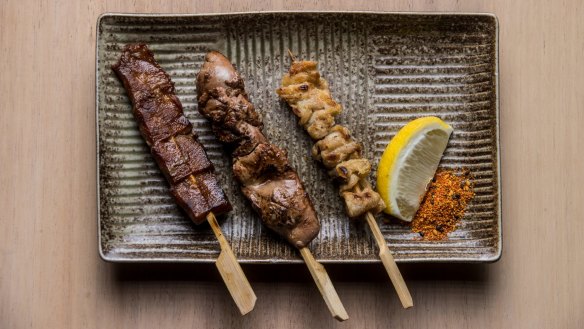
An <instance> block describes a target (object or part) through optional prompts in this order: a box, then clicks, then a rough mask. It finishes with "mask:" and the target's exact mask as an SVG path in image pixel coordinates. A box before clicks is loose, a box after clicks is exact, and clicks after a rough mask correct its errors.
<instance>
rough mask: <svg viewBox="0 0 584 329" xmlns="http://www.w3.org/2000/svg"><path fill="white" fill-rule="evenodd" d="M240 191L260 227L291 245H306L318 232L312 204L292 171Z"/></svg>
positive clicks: (299, 246)
mask: <svg viewBox="0 0 584 329" xmlns="http://www.w3.org/2000/svg"><path fill="white" fill-rule="evenodd" d="M241 190H242V191H243V194H244V195H245V196H246V197H247V198H248V200H249V201H250V202H251V205H252V207H253V208H254V210H255V211H257V212H258V214H259V215H260V217H261V218H262V221H263V222H264V224H265V225H266V226H267V227H268V228H270V229H271V230H273V231H275V232H276V233H278V234H279V235H281V236H283V237H284V238H286V240H288V242H290V243H291V244H293V245H294V246H296V247H298V248H302V247H304V246H306V245H307V244H308V243H309V242H310V241H312V239H314V237H315V236H316V235H317V234H318V231H320V224H319V222H318V220H317V219H316V218H317V217H316V212H315V211H314V207H313V205H312V202H310V199H309V198H308V194H307V193H306V191H305V190H304V187H303V186H302V182H300V180H299V179H298V175H296V173H295V172H294V171H291V170H288V171H286V172H284V173H283V174H280V175H277V176H274V177H273V178H272V179H267V180H264V181H262V182H260V183H257V184H250V185H245V186H244V187H243V188H242V189H241Z"/></svg>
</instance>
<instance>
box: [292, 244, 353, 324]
mask: <svg viewBox="0 0 584 329" xmlns="http://www.w3.org/2000/svg"><path fill="white" fill-rule="evenodd" d="M299 250H300V255H302V258H304V262H305V263H306V266H308V270H309V271H310V274H311V275H312V278H313V279H314V282H315V283H316V286H317V287H318V290H319V291H320V294H321V295H322V297H323V298H324V301H325V303H326V306H327V307H328V309H329V311H330V312H331V314H332V315H333V317H334V318H335V319H337V320H339V321H345V320H348V319H349V315H348V314H347V311H346V310H345V307H344V306H343V303H342V302H341V299H340V298H339V295H338V294H337V291H336V290H335V287H334V286H333V283H332V282H331V279H330V278H329V276H328V273H327V272H326V270H325V268H324V266H322V264H320V263H319V262H317V261H316V259H314V256H312V253H311V252H310V249H308V248H307V247H303V248H300V249H299Z"/></svg>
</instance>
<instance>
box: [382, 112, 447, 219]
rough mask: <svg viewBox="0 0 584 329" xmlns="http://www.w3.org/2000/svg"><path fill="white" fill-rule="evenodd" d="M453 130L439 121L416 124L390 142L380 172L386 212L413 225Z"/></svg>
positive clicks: (413, 122) (434, 119)
mask: <svg viewBox="0 0 584 329" xmlns="http://www.w3.org/2000/svg"><path fill="white" fill-rule="evenodd" d="M451 134H452V127H451V126H450V125H448V124H447V123H446V122H444V121H442V120H440V119H439V118H437V117H424V118H419V119H416V120H413V121H411V122H409V123H408V124H406V125H405V126H404V127H403V128H401V129H400V130H399V131H398V133H397V134H396V135H395V137H393V139H392V140H391V141H390V142H389V144H388V145H387V147H386V148H385V151H384V152H383V155H382V156H381V159H380V160H379V166H378V169H377V191H378V192H379V194H380V195H381V198H382V199H383V201H385V204H386V205H387V207H386V208H385V210H384V212H386V213H388V214H390V215H393V216H395V217H397V218H399V219H402V220H405V221H408V222H411V221H412V219H413V218H414V215H415V214H416V212H417V211H418V208H419V207H420V202H421V201H422V198H423V196H424V194H425V193H426V188H427V186H428V183H429V182H430V180H431V179H432V177H434V174H435V173H436V169H437V168H438V164H439V163H440V159H441V158H442V154H443V153H444V150H445V149H446V145H447V144H448V139H449V138H450V135H451Z"/></svg>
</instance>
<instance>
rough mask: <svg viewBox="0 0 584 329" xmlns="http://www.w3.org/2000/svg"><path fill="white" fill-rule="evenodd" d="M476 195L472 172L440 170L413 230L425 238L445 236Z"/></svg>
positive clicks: (425, 198) (414, 222)
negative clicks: (471, 179)
mask: <svg viewBox="0 0 584 329" xmlns="http://www.w3.org/2000/svg"><path fill="white" fill-rule="evenodd" d="M473 197H474V192H473V186H472V184H471V182H470V172H469V171H464V172H453V171H450V170H438V171H437V172H436V175H435V176H434V178H433V179H432V181H431V182H430V184H429V186H428V191H427V192H426V194H425V196H424V198H423V200H422V203H421V205H420V208H419V209H418V212H417V213H416V215H415V216H414V219H413V220H412V223H411V227H412V231H414V232H417V233H419V234H420V235H421V236H422V238H423V239H424V240H430V241H435V240H442V239H444V238H446V236H447V234H448V233H450V232H452V231H454V230H455V229H456V227H457V225H458V223H459V222H460V219H461V218H462V217H463V215H464V212H465V211H466V206H467V205H468V203H469V202H470V200H471V199H472V198H473Z"/></svg>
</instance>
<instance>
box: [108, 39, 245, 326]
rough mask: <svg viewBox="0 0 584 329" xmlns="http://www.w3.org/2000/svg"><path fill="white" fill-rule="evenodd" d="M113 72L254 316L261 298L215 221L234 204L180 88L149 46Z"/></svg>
mask: <svg viewBox="0 0 584 329" xmlns="http://www.w3.org/2000/svg"><path fill="white" fill-rule="evenodd" d="M112 69H113V70H114V71H115V72H116V74H117V76H118V77H119V78H120V80H121V81H122V83H123V84H124V87H125V89H126V91H127V93H128V96H129V97H130V100H131V101H132V105H133V112H134V117H135V118H136V120H137V121H138V125H139V129H140V133H141V134H142V137H143V138H144V140H145V141H146V143H147V144H148V146H149V147H150V151H151V153H152V156H153V158H154V160H155V161H156V163H157V164H158V166H159V167H160V170H161V171H162V173H163V174H164V176H165V177H166V180H167V181H168V183H169V184H170V186H171V190H170V191H171V194H172V195H173V197H174V199H175V201H176V203H177V204H178V205H179V206H180V207H181V208H182V209H183V210H184V211H185V213H186V214H187V215H188V216H189V217H190V219H191V220H192V221H193V222H194V223H195V224H200V223H202V222H203V221H205V219H206V220H207V221H208V222H209V225H210V226H211V228H212V229H213V232H214V233H215V236H216V237H217V239H218V240H219V245H220V247H221V253H220V254H219V257H218V258H217V262H216V266H217V269H218V270H219V273H220V274H221V276H222V277H223V280H224V282H225V285H226V286H227V289H228V290H229V292H230V294H231V296H232V297H233V300H234V301H235V303H236V304H237V307H238V308H239V311H240V312H241V314H242V315H244V314H247V313H249V312H250V311H251V310H253V308H254V307H255V302H256V295H255V293H254V292H253V289H252V288H251V285H250V284H249V281H248V280H247V278H246V277H245V274H244V273H243V270H242V269H241V266H240V265H239V263H238V262H237V258H235V255H234V254H233V251H232V250H231V246H230V245H229V243H228V242H227V240H226V239H225V237H224V236H223V234H222V232H221V227H220V226H219V224H218V223H217V219H216V218H215V214H223V213H226V212H229V211H230V210H231V204H230V203H229V200H228V199H227V197H226V196H225V194H224V193H223V190H222V189H221V186H219V183H218V182H217V178H216V177H215V174H214V168H213V165H212V164H211V162H210V161H209V159H208V158H207V153H206V152H205V149H204V148H203V146H202V145H201V143H199V141H198V140H197V135H196V134H195V133H194V132H193V131H192V125H191V123H190V122H189V120H187V118H186V117H185V116H184V113H183V109H182V104H181V103H180V101H179V99H178V98H177V97H176V95H175V93H174V84H173V83H172V81H171V80H170V77H169V76H168V74H166V72H164V71H163V70H162V68H161V67H160V66H159V65H158V63H157V62H156V61H155V59H154V56H153V54H152V52H151V51H150V50H149V49H148V47H146V45H144V44H131V45H128V46H126V47H125V48H124V50H123V52H122V56H121V58H120V60H119V61H118V62H117V63H116V64H115V65H113V67H112Z"/></svg>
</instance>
